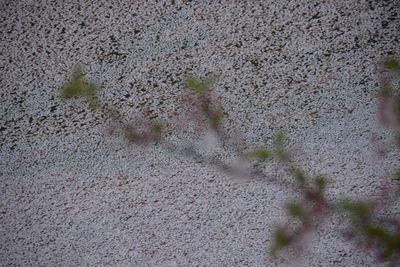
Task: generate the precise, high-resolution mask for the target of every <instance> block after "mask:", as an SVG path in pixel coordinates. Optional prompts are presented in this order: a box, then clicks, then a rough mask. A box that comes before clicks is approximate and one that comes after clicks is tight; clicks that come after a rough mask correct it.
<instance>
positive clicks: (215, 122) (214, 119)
mask: <svg viewBox="0 0 400 267" xmlns="http://www.w3.org/2000/svg"><path fill="white" fill-rule="evenodd" d="M224 117H225V114H224V109H223V108H222V106H218V108H217V109H216V110H213V111H212V112H211V114H210V116H209V118H208V119H209V122H210V126H211V128H212V129H218V128H219V127H220V126H221V124H222V121H223V119H224Z"/></svg>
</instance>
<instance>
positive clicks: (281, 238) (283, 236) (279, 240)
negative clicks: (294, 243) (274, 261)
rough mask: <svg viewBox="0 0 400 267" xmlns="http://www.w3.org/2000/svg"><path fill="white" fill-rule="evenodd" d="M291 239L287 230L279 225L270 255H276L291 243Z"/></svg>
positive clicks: (274, 235) (274, 234)
mask: <svg viewBox="0 0 400 267" xmlns="http://www.w3.org/2000/svg"><path fill="white" fill-rule="evenodd" d="M290 241H291V238H290V236H289V235H288V234H287V233H286V231H285V230H284V229H283V228H281V227H279V228H278V229H276V230H275V231H274V233H273V236H272V244H273V245H272V247H271V250H270V255H271V256H273V257H275V256H276V255H277V253H278V252H279V251H280V250H281V249H283V248H284V247H286V246H288V245H289V244H290Z"/></svg>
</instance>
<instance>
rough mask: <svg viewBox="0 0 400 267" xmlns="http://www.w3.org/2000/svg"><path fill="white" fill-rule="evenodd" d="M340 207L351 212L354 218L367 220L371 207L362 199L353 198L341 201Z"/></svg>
mask: <svg viewBox="0 0 400 267" xmlns="http://www.w3.org/2000/svg"><path fill="white" fill-rule="evenodd" d="M340 207H341V208H342V209H343V210H344V211H346V212H349V213H350V214H351V215H352V216H353V219H356V220H362V221H365V220H367V219H368V218H369V215H370V209H369V207H368V204H367V203H364V202H361V201H353V200H348V199H346V200H343V201H341V203H340Z"/></svg>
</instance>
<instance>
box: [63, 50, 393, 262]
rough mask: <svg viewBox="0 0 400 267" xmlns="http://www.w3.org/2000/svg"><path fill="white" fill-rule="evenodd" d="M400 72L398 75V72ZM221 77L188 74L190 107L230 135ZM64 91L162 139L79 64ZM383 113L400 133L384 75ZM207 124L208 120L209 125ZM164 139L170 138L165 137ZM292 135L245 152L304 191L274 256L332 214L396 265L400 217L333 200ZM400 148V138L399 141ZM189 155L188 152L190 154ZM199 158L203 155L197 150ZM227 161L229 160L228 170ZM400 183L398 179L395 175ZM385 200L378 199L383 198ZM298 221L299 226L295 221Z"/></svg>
mask: <svg viewBox="0 0 400 267" xmlns="http://www.w3.org/2000/svg"><path fill="white" fill-rule="evenodd" d="M380 67H381V72H391V73H392V74H393V75H394V76H395V77H398V76H400V75H399V74H400V62H399V60H398V59H396V58H386V59H384V60H382V61H381V62H380ZM396 75H397V76H396ZM216 80H217V76H216V75H214V74H210V75H207V76H206V77H205V78H203V79H197V78H196V77H194V76H193V75H187V76H186V77H185V78H184V80H183V85H184V87H185V88H186V89H187V90H188V91H189V92H190V93H191V94H193V95H190V97H189V100H190V109H195V110H196V111H197V113H198V114H200V115H198V118H195V119H198V120H199V124H200V125H202V126H203V127H209V128H210V129H213V130H215V132H216V133H217V135H218V137H219V138H220V139H221V140H222V139H223V138H225V136H224V132H223V131H222V129H223V122H224V118H225V116H226V114H225V112H224V109H223V106H222V105H221V104H220V103H216V101H215V100H214V99H213V98H212V95H211V87H212V85H213V84H214V83H215V81H216ZM60 92H61V95H62V97H63V98H65V99H71V98H80V97H83V98H85V99H86V100H87V101H88V103H89V106H90V107H91V108H92V109H95V108H98V107H100V108H98V109H97V111H99V112H106V113H109V114H108V115H109V117H112V118H114V119H115V120H116V121H117V123H116V125H119V127H120V129H121V132H122V133H123V136H124V137H125V138H126V140H127V141H128V142H130V143H136V144H147V143H149V142H153V141H160V142H162V141H163V139H162V136H161V135H162V129H163V127H162V124H161V123H160V122H154V121H152V120H144V121H142V122H141V124H140V125H138V124H137V123H131V124H127V123H124V122H123V119H121V118H120V114H119V112H118V111H115V110H110V109H108V108H106V107H105V106H103V105H102V104H101V103H100V101H99V100H98V97H97V92H98V87H97V86H96V85H95V84H94V83H92V82H90V81H87V80H86V79H85V77H84V73H83V70H82V67H81V66H79V65H77V66H75V68H74V70H73V72H72V77H71V78H70V80H69V81H68V82H67V83H65V84H64V85H62V86H61V88H60ZM378 96H379V101H380V103H379V108H378V117H379V118H380V121H381V122H382V123H383V124H384V126H388V127H391V128H394V129H397V130H398V134H399V133H400V94H399V93H398V92H397V91H396V89H395V84H394V83H393V82H392V81H391V80H390V79H389V80H388V79H385V78H382V79H381V90H380V91H379V94H378ZM203 122H207V124H206V125H203V124H202V123H203ZM164 142H166V141H165V140H164ZM285 142H286V137H285V134H284V133H283V132H279V133H277V134H276V136H275V138H274V140H273V143H272V145H271V146H270V147H269V146H268V145H265V146H260V147H257V148H255V149H253V150H250V151H247V152H240V153H241V154H240V155H241V156H242V157H243V158H244V159H247V160H249V161H255V162H256V164H257V166H260V165H262V164H266V162H267V161H269V160H271V161H276V162H277V163H279V164H281V166H282V167H283V168H285V169H286V170H287V171H288V174H289V175H291V176H292V177H293V178H294V179H293V181H292V185H293V186H294V188H296V191H297V192H298V193H300V198H299V199H297V200H294V201H290V202H288V203H287V205H286V209H287V213H288V215H289V217H290V220H289V221H288V223H287V224H286V225H285V226H279V227H277V229H276V230H275V232H274V234H273V241H272V244H271V248H270V254H271V255H272V256H276V255H277V254H278V252H279V251H280V250H281V249H283V248H285V247H287V246H289V245H291V244H295V243H296V242H298V241H299V240H301V237H302V236H304V235H305V234H306V233H307V232H309V231H311V230H312V229H315V228H316V225H317V223H319V222H321V221H323V220H324V219H326V217H327V216H329V214H332V213H339V214H341V215H342V216H345V217H346V218H349V220H350V226H349V227H350V234H349V237H350V238H352V239H357V240H358V241H360V240H361V242H364V243H365V244H366V246H365V247H364V248H365V249H372V250H373V251H375V254H377V256H378V259H380V260H382V261H388V262H389V263H391V264H393V265H396V264H398V263H400V220H399V219H398V218H396V219H392V218H388V217H385V216H380V215H379V214H378V213H377V212H376V210H375V209H374V205H371V203H369V202H367V201H361V200H353V199H347V198H345V199H344V200H341V201H339V203H337V202H334V201H332V200H329V199H328V198H327V197H326V195H325V191H326V188H327V186H328V179H327V178H326V177H325V176H322V175H318V176H315V177H310V176H308V175H307V174H306V172H305V171H304V170H302V169H301V168H300V167H299V166H297V164H296V163H295V162H294V161H293V159H292V158H291V157H290V153H289V152H288V151H287V150H286V148H285ZM398 146H399V147H400V142H399V144H398ZM182 151H191V153H194V154H196V152H193V150H192V148H191V147H190V148H183V149H182ZM185 155H186V154H185ZM196 156H199V155H198V154H196ZM226 166H227V165H226V164H224V168H223V169H225V170H226V168H227V167H226ZM396 173H397V176H396V177H395V178H397V179H398V177H400V175H399V173H400V171H399V170H397V172H396ZM394 181H397V180H395V179H394ZM397 186H398V188H397V189H396V190H397V191H396V194H395V195H396V198H395V199H393V201H394V202H396V203H398V202H397V201H398V196H399V192H400V185H399V184H398V185H397ZM379 201H381V199H378V202H379ZM293 220H295V221H296V223H295V224H294V225H292V226H291V225H290V224H291V223H292V222H293Z"/></svg>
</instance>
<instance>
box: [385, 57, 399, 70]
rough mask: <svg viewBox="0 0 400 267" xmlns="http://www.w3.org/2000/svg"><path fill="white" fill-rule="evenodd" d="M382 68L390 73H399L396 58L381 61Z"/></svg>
mask: <svg viewBox="0 0 400 267" xmlns="http://www.w3.org/2000/svg"><path fill="white" fill-rule="evenodd" d="M381 64H382V66H383V67H384V68H385V69H387V70H390V71H395V72H400V61H399V60H398V59H397V58H394V57H389V58H386V59H384V60H383V61H382V63H381Z"/></svg>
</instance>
